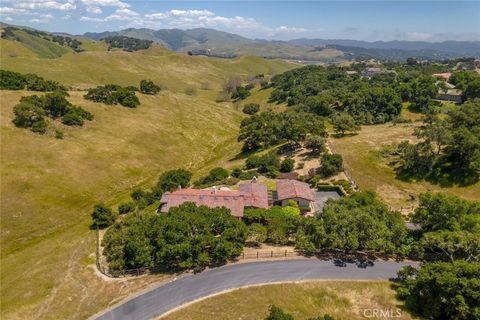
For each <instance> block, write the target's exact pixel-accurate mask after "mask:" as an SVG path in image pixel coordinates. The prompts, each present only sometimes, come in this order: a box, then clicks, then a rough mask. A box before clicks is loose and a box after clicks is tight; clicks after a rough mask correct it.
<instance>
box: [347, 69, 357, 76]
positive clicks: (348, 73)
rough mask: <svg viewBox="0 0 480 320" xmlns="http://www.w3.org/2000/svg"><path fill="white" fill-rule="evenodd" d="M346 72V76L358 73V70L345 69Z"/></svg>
mask: <svg viewBox="0 0 480 320" xmlns="http://www.w3.org/2000/svg"><path fill="white" fill-rule="evenodd" d="M346 73H347V76H354V75H356V74H358V72H357V71H355V70H347V71H346Z"/></svg>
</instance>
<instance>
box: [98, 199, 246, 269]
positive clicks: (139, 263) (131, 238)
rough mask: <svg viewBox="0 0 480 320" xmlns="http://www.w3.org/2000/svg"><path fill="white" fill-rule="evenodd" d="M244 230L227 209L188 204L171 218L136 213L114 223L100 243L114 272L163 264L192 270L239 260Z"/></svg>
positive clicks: (178, 209) (172, 213)
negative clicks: (230, 260)
mask: <svg viewBox="0 0 480 320" xmlns="http://www.w3.org/2000/svg"><path fill="white" fill-rule="evenodd" d="M245 239H246V227H245V225H244V224H243V223H242V222H241V221H239V220H238V219H237V218H235V217H233V216H232V215H231V214H230V211H229V210H228V209H226V208H214V209H211V208H208V207H205V206H200V207H197V206H195V204H193V203H185V204H182V205H181V206H179V207H177V208H172V209H171V210H170V211H169V212H168V213H167V214H162V215H157V214H148V213H133V214H129V215H127V216H126V217H125V219H123V220H122V221H119V222H117V223H115V225H113V226H112V227H111V228H109V229H108V230H107V232H106V234H105V237H104V240H103V243H102V245H103V246H104V247H105V250H104V252H105V255H106V257H107V261H108V263H109V267H110V269H111V271H114V272H115V271H117V272H120V271H122V270H125V269H131V268H140V267H151V266H163V267H165V268H168V269H173V270H177V269H188V268H194V267H205V266H207V265H210V264H218V263H224V262H225V261H227V259H229V258H233V257H235V256H238V255H239V254H240V253H241V251H242V248H243V245H244V243H245Z"/></svg>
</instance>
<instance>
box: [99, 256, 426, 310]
mask: <svg viewBox="0 0 480 320" xmlns="http://www.w3.org/2000/svg"><path fill="white" fill-rule="evenodd" d="M405 265H412V266H417V264H416V263H405V262H391V261H376V262H375V265H374V266H372V267H367V268H359V267H357V266H356V265H355V264H353V263H348V264H347V266H346V267H337V266H335V265H334V264H333V262H332V261H324V260H318V259H300V260H282V261H265V262H252V263H241V264H233V265H227V266H223V267H219V268H215V269H210V270H207V271H204V272H201V273H198V274H195V275H191V276H185V277H182V278H179V279H177V280H175V281H171V282H168V283H166V284H163V285H161V286H159V287H157V288H154V289H152V290H151V291H148V292H146V293H144V294H141V295H139V296H137V297H135V298H133V299H131V300H128V301H126V302H124V303H122V304H120V305H117V306H114V307H113V308H111V309H109V310H108V311H106V312H105V313H104V314H102V315H100V316H99V317H97V318H96V319H97V320H130V319H131V320H148V319H152V318H155V317H158V316H160V315H162V314H164V313H166V312H168V311H170V310H172V309H175V308H177V307H179V306H181V305H183V304H186V303H189V302H192V301H195V300H198V299H200V298H204V297H207V296H210V295H213V294H215V293H219V292H222V291H225V290H229V289H234V288H241V287H245V286H248V285H254V284H268V283H272V282H288V281H298V280H314V279H353V280H387V279H390V278H393V277H395V276H396V273H397V271H398V270H399V269H400V268H401V267H403V266H405Z"/></svg>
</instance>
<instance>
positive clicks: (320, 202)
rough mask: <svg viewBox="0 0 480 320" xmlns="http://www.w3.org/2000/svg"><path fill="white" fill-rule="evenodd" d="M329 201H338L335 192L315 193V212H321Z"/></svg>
mask: <svg viewBox="0 0 480 320" xmlns="http://www.w3.org/2000/svg"><path fill="white" fill-rule="evenodd" d="M329 199H334V200H336V199H340V195H339V194H338V192H336V191H315V212H323V207H324V206H325V203H326V202H327V201H328V200H329Z"/></svg>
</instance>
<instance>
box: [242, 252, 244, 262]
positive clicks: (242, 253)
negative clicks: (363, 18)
mask: <svg viewBox="0 0 480 320" xmlns="http://www.w3.org/2000/svg"><path fill="white" fill-rule="evenodd" d="M242 259H243V260H245V252H242Z"/></svg>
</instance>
